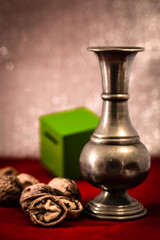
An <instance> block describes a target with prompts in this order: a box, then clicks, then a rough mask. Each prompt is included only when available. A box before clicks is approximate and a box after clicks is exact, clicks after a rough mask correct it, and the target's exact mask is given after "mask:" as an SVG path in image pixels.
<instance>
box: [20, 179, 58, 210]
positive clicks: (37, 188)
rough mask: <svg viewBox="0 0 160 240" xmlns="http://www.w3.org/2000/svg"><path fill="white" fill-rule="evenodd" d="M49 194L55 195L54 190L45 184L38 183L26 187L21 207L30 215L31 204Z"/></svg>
mask: <svg viewBox="0 0 160 240" xmlns="http://www.w3.org/2000/svg"><path fill="white" fill-rule="evenodd" d="M48 194H51V195H54V189H52V187H50V186H48V185H47V184H44V183H37V184H34V185H31V186H28V187H26V188H25V189H24V190H23V192H22V194H21V197H20V205H21V208H22V210H23V211H24V212H25V213H26V214H28V211H29V206H30V204H31V202H32V201H33V200H34V199H36V198H38V197H41V196H43V195H48Z"/></svg>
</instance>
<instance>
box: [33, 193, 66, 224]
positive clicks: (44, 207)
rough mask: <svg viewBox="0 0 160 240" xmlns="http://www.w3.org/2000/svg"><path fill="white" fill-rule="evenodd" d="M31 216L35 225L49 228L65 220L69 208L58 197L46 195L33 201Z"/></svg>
mask: <svg viewBox="0 0 160 240" xmlns="http://www.w3.org/2000/svg"><path fill="white" fill-rule="evenodd" d="M29 214H30V218H31V220H32V221H33V223H34V224H38V225H42V226H47V227H49V226H54V225H56V224H58V223H60V222H62V221H63V220H64V219H65V217H66V215H67V208H66V206H65V204H64V203H63V202H61V200H60V199H59V198H58V197H56V196H53V195H44V196H42V197H39V198H37V199H35V200H34V201H32V203H31V205H30V207H29Z"/></svg>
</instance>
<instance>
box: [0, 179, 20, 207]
mask: <svg viewBox="0 0 160 240" xmlns="http://www.w3.org/2000/svg"><path fill="white" fill-rule="evenodd" d="M20 195H21V185H20V183H19V181H18V179H17V178H16V177H15V176H5V177H4V176H3V177H1V178H0V205H1V206H14V205H17V204H18V200H19V198H20Z"/></svg>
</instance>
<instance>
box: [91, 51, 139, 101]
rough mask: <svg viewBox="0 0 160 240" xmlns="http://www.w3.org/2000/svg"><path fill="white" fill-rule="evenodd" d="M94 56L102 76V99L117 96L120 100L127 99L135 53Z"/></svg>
mask: <svg viewBox="0 0 160 240" xmlns="http://www.w3.org/2000/svg"><path fill="white" fill-rule="evenodd" d="M96 54H97V55H98V57H99V63H100V69H101V75H102V91H103V94H102V98H105V97H106V98H109V97H110V98H112V97H116V95H117V94H118V95H119V97H120V98H123V97H124V98H126V99H128V84H129V77H130V69H131V65H132V61H133V58H134V56H135V55H136V53H130V54H128V53H126V52H123V54H121V53H119V52H98V53H96ZM109 95H113V96H109ZM118 95H117V97H118Z"/></svg>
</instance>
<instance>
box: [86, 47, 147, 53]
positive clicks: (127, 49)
mask: <svg viewBox="0 0 160 240" xmlns="http://www.w3.org/2000/svg"><path fill="white" fill-rule="evenodd" d="M87 50H88V51H93V52H103V51H123V52H141V51H144V50H145V49H144V48H143V47H123V46H122V47H121V46H119V47H113V46H112V47H105V46H103V47H88V48H87Z"/></svg>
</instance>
